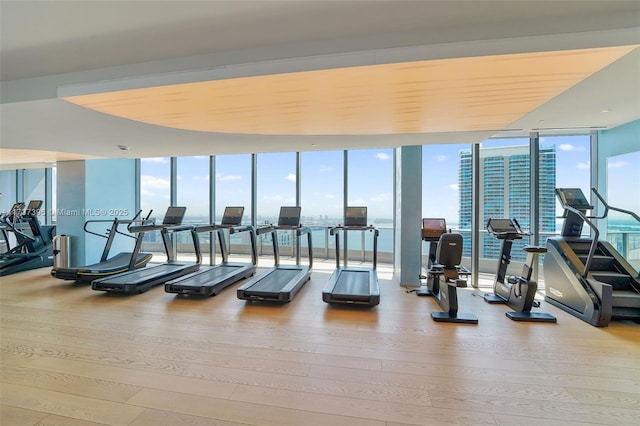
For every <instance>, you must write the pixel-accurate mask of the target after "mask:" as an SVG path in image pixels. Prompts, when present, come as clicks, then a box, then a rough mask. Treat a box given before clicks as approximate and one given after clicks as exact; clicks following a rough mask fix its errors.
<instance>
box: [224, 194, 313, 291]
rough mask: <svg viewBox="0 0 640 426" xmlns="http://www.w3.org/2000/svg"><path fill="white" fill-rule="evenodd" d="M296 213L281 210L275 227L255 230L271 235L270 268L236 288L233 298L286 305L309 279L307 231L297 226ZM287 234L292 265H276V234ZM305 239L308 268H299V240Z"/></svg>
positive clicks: (257, 232) (277, 259)
mask: <svg viewBox="0 0 640 426" xmlns="http://www.w3.org/2000/svg"><path fill="white" fill-rule="evenodd" d="M300 210H301V208H300V207H299V206H298V207H281V208H280V216H279V217H278V225H268V226H264V227H260V228H258V229H257V230H256V234H257V235H262V234H266V233H271V241H272V244H273V258H274V266H273V267H272V268H270V269H269V270H268V271H267V272H265V273H263V274H261V275H259V276H257V277H255V278H254V279H252V280H251V281H249V282H248V283H246V284H243V285H242V286H240V287H238V290H237V296H238V299H242V300H256V301H271V302H290V301H291V300H292V299H293V298H294V296H295V295H296V293H297V292H298V291H300V289H301V288H302V286H303V285H304V284H306V282H307V281H308V280H309V278H310V277H311V268H312V267H313V246H312V244H311V229H310V228H308V227H304V226H300ZM279 230H289V231H294V232H295V234H296V241H297V242H298V244H297V250H296V264H295V265H280V258H279V253H278V231H279ZM304 234H306V235H307V246H308V248H309V265H308V266H306V265H301V264H300V244H299V243H300V236H302V235H304Z"/></svg>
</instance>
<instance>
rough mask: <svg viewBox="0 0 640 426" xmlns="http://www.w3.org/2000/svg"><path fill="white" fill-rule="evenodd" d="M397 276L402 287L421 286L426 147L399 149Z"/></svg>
mask: <svg viewBox="0 0 640 426" xmlns="http://www.w3.org/2000/svg"><path fill="white" fill-rule="evenodd" d="M395 162H396V163H395V164H396V167H395V171H396V176H395V181H396V193H395V202H394V207H395V214H394V218H395V232H394V247H395V249H394V261H393V267H394V268H393V269H394V276H395V278H396V279H397V280H398V282H399V283H400V285H401V286H418V285H420V279H419V275H420V268H421V260H422V238H421V229H420V226H421V222H420V220H421V218H422V146H403V147H400V148H396V155H395Z"/></svg>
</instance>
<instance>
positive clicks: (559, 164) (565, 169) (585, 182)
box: [540, 135, 591, 241]
mask: <svg viewBox="0 0 640 426" xmlns="http://www.w3.org/2000/svg"><path fill="white" fill-rule="evenodd" d="M590 145H591V137H590V136H589V135H573V136H547V137H545V136H542V137H540V157H541V158H540V174H541V175H543V174H544V172H543V170H544V171H545V172H549V173H547V176H546V177H547V179H546V181H545V185H547V186H548V185H549V184H550V183H551V177H555V187H554V193H553V199H554V206H555V211H554V215H555V216H562V213H563V209H562V207H561V206H560V202H558V200H557V197H556V196H555V188H580V189H582V192H584V195H585V197H587V200H590V199H591V154H590ZM550 151H552V152H555V170H551V166H552V161H551V160H549V161H548V166H545V165H544V163H543V160H544V156H545V155H547V156H550V155H551V154H548V153H549V152H550ZM541 189H542V188H541ZM545 189H546V192H547V193H548V188H546V187H545ZM543 197H544V199H545V202H548V195H545V194H544V193H542V192H541V193H540V203H541V205H540V210H541V212H542V211H543V208H545V206H543V205H542V202H543ZM541 219H542V215H541ZM554 222H555V233H556V234H557V233H560V231H561V229H562V223H563V221H562V219H560V218H554ZM540 225H541V228H540V231H541V235H540V241H544V239H543V235H542V232H544V233H545V237H546V236H550V235H547V232H548V233H549V234H551V231H550V226H549V225H546V224H543V223H541V224H540ZM543 225H544V226H543ZM582 231H583V234H584V233H586V234H587V235H588V234H589V229H588V227H587V226H585V227H584V228H583V230H582Z"/></svg>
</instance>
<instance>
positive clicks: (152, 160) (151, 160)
mask: <svg viewBox="0 0 640 426" xmlns="http://www.w3.org/2000/svg"><path fill="white" fill-rule="evenodd" d="M140 161H142V162H143V163H160V164H167V163H169V159H168V158H167V157H154V158H141V159H140Z"/></svg>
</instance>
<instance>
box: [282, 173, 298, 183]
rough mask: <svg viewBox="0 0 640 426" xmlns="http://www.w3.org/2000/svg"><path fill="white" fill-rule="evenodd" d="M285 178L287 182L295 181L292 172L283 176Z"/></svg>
mask: <svg viewBox="0 0 640 426" xmlns="http://www.w3.org/2000/svg"><path fill="white" fill-rule="evenodd" d="M284 178H285V179H286V180H288V181H289V182H295V181H296V175H295V174H293V173H289V174H288V175H286V176H285V177H284Z"/></svg>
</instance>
